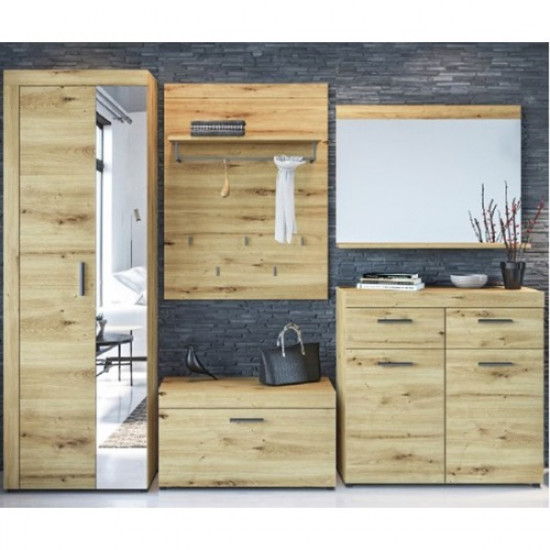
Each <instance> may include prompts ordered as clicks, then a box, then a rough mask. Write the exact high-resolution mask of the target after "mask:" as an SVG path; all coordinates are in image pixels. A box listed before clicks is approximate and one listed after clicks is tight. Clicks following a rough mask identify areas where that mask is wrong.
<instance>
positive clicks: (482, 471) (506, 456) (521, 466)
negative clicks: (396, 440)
mask: <svg viewBox="0 0 550 550" xmlns="http://www.w3.org/2000/svg"><path fill="white" fill-rule="evenodd" d="M542 364H543V351H542V350H502V349H500V350H449V351H448V352H447V436H446V437H447V439H446V448H447V482H448V483H541V481H542V473H543V392H544V383H543V371H542Z"/></svg>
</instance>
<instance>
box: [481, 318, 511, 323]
mask: <svg viewBox="0 0 550 550" xmlns="http://www.w3.org/2000/svg"><path fill="white" fill-rule="evenodd" d="M477 322H478V323H513V322H514V320H513V319H478V320H477Z"/></svg>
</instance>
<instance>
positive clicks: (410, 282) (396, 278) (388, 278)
mask: <svg viewBox="0 0 550 550" xmlns="http://www.w3.org/2000/svg"><path fill="white" fill-rule="evenodd" d="M424 286H425V285H424V283H423V282H422V279H421V277H420V275H418V273H363V276H362V277H360V278H359V282H358V283H357V288H364V289H376V290H422V289H423V288H424Z"/></svg>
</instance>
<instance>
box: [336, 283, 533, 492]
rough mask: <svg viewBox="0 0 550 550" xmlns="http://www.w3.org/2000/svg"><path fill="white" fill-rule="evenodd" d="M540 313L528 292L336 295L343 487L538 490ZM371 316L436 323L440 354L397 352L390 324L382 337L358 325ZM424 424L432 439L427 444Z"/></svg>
mask: <svg viewBox="0 0 550 550" xmlns="http://www.w3.org/2000/svg"><path fill="white" fill-rule="evenodd" d="M437 306H439V307H437ZM543 307H544V293H543V292H539V291H536V290H533V289H529V288H522V289H521V290H518V291H509V290H505V289H502V288H484V289H456V288H428V289H425V290H423V291H419V292H398V291H383V290H379V291H365V290H359V289H354V288H339V289H337V360H338V364H337V382H338V392H337V396H338V415H339V419H338V426H339V428H338V429H339V435H338V468H339V470H340V473H341V475H342V478H343V479H344V481H345V482H346V483H414V482H415V480H419V481H418V482H422V483H430V482H435V483H444V482H446V483H529V484H530V483H535V484H538V483H540V482H541V481H542V473H543V462H542V461H543V449H542V445H543V408H542V407H543V401H542V400H543V393H544V387H543V384H544V383H543V345H542V326H543V325H542V323H543V311H544V309H543ZM379 311H384V312H385V311H387V312H390V311H394V312H396V313H397V312H400V313H401V317H406V315H407V312H409V311H410V312H412V313H411V315H414V314H415V313H414V312H426V311H440V312H441V313H442V315H444V316H445V322H444V326H445V333H446V334H445V338H444V342H445V344H446V347H445V348H442V349H440V350H436V349H401V343H402V340H401V338H402V337H403V338H405V341H407V339H408V340H411V338H410V335H407V336H405V335H403V336H402V335H401V334H395V332H392V330H393V329H394V328H395V326H394V325H392V324H389V325H386V326H385V329H386V330H387V332H388V334H386V335H385V334H384V331H383V330H380V331H379V332H378V333H377V330H378V327H375V328H374V329H373V327H372V323H371V325H367V326H363V325H362V324H361V322H362V321H361V317H362V316H365V312H379ZM403 314H404V315H403ZM370 317H371V318H372V315H370ZM367 318H369V315H367ZM478 319H513V321H514V322H513V323H508V322H504V323H501V322H498V323H491V322H490V323H478ZM397 326H398V328H399V330H400V329H401V327H400V326H399V325H397ZM403 326H405V327H406V326H407V325H403ZM411 327H412V324H411ZM356 346H357V349H355V348H356ZM490 346H494V349H491V348H490ZM424 347H425V348H430V347H432V346H428V345H426V346H424ZM367 348H372V349H367ZM374 348H378V349H374ZM453 348H461V349H453ZM379 362H382V363H387V362H394V363H395V362H398V363H399V362H405V363H412V364H410V365H408V366H387V367H383V366H382V365H379V364H378V363H379ZM437 364H439V369H440V370H439V371H438V370H437V367H436V365H437ZM430 365H431V367H432V370H430V368H429V367H430ZM415 373H417V374H418V375H419V378H418V379H416V378H414V375H415ZM397 374H399V376H397ZM417 382H418V384H417ZM438 392H439V393H438ZM430 406H432V407H433V409H432V412H433V415H432V416H430V414H429V411H430ZM394 409H395V411H394ZM436 410H438V411H439V412H437V413H436V412H435V411H436ZM430 418H431V419H432V421H433V424H432V427H434V426H435V427H437V426H440V427H441V428H440V431H437V430H432V431H431V432H430V430H429V429H428V426H429V424H427V423H429V419H430ZM436 418H437V419H438V420H437V421H436ZM417 421H418V422H419V424H418V426H420V431H419V432H415V429H416V428H415V426H416V425H417V424H416V422H417ZM438 422H439V423H438ZM443 423H446V427H445V428H444V427H443ZM430 433H431V434H432V436H433V435H434V434H437V433H439V434H441V435H442V436H443V435H444V438H443V439H444V445H443V447H442V446H441V442H440V441H439V443H438V440H437V437H435V436H434V437H431V438H430V437H428V438H427V439H426V440H425V441H423V440H422V438H423V437H424V436H425V435H427V434H428V435H429V434H430ZM403 434H406V435H403ZM417 435H418V437H416V436H417ZM401 444H403V447H402V448H401V449H404V450H402V452H397V451H396V449H397V447H398V445H401ZM407 445H409V447H407ZM371 451H372V452H371ZM441 453H442V454H441ZM441 457H443V458H441ZM407 461H409V462H410V465H409V466H410V467H409V468H408V469H407ZM432 465H433V470H431V469H430V468H431V466H432ZM436 465H437V466H436ZM392 468H395V470H394V471H392ZM426 468H427V469H426ZM422 469H424V472H428V471H429V472H430V473H431V474H433V475H431V474H430V476H429V477H430V480H428V481H423V480H422V476H421V475H420V474H419V472H420V471H422ZM415 476H416V477H415Z"/></svg>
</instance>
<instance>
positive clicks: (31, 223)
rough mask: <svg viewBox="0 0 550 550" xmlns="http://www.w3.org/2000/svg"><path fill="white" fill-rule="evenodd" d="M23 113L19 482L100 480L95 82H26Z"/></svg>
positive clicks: (74, 484)
mask: <svg viewBox="0 0 550 550" xmlns="http://www.w3.org/2000/svg"><path fill="white" fill-rule="evenodd" d="M19 116H20V120H19V122H20V141H19V147H20V250H21V257H20V308H21V311H20V354H21V355H20V357H21V364H20V440H19V445H20V487H21V488H29V489H30V488H47V489H57V488H83V489H85V488H93V487H95V283H94V279H95V87H93V86H85V87H70V86H45V87H41V86H22V87H21V88H20V111H19ZM81 266H82V267H81ZM81 276H82V277H84V280H81Z"/></svg>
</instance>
